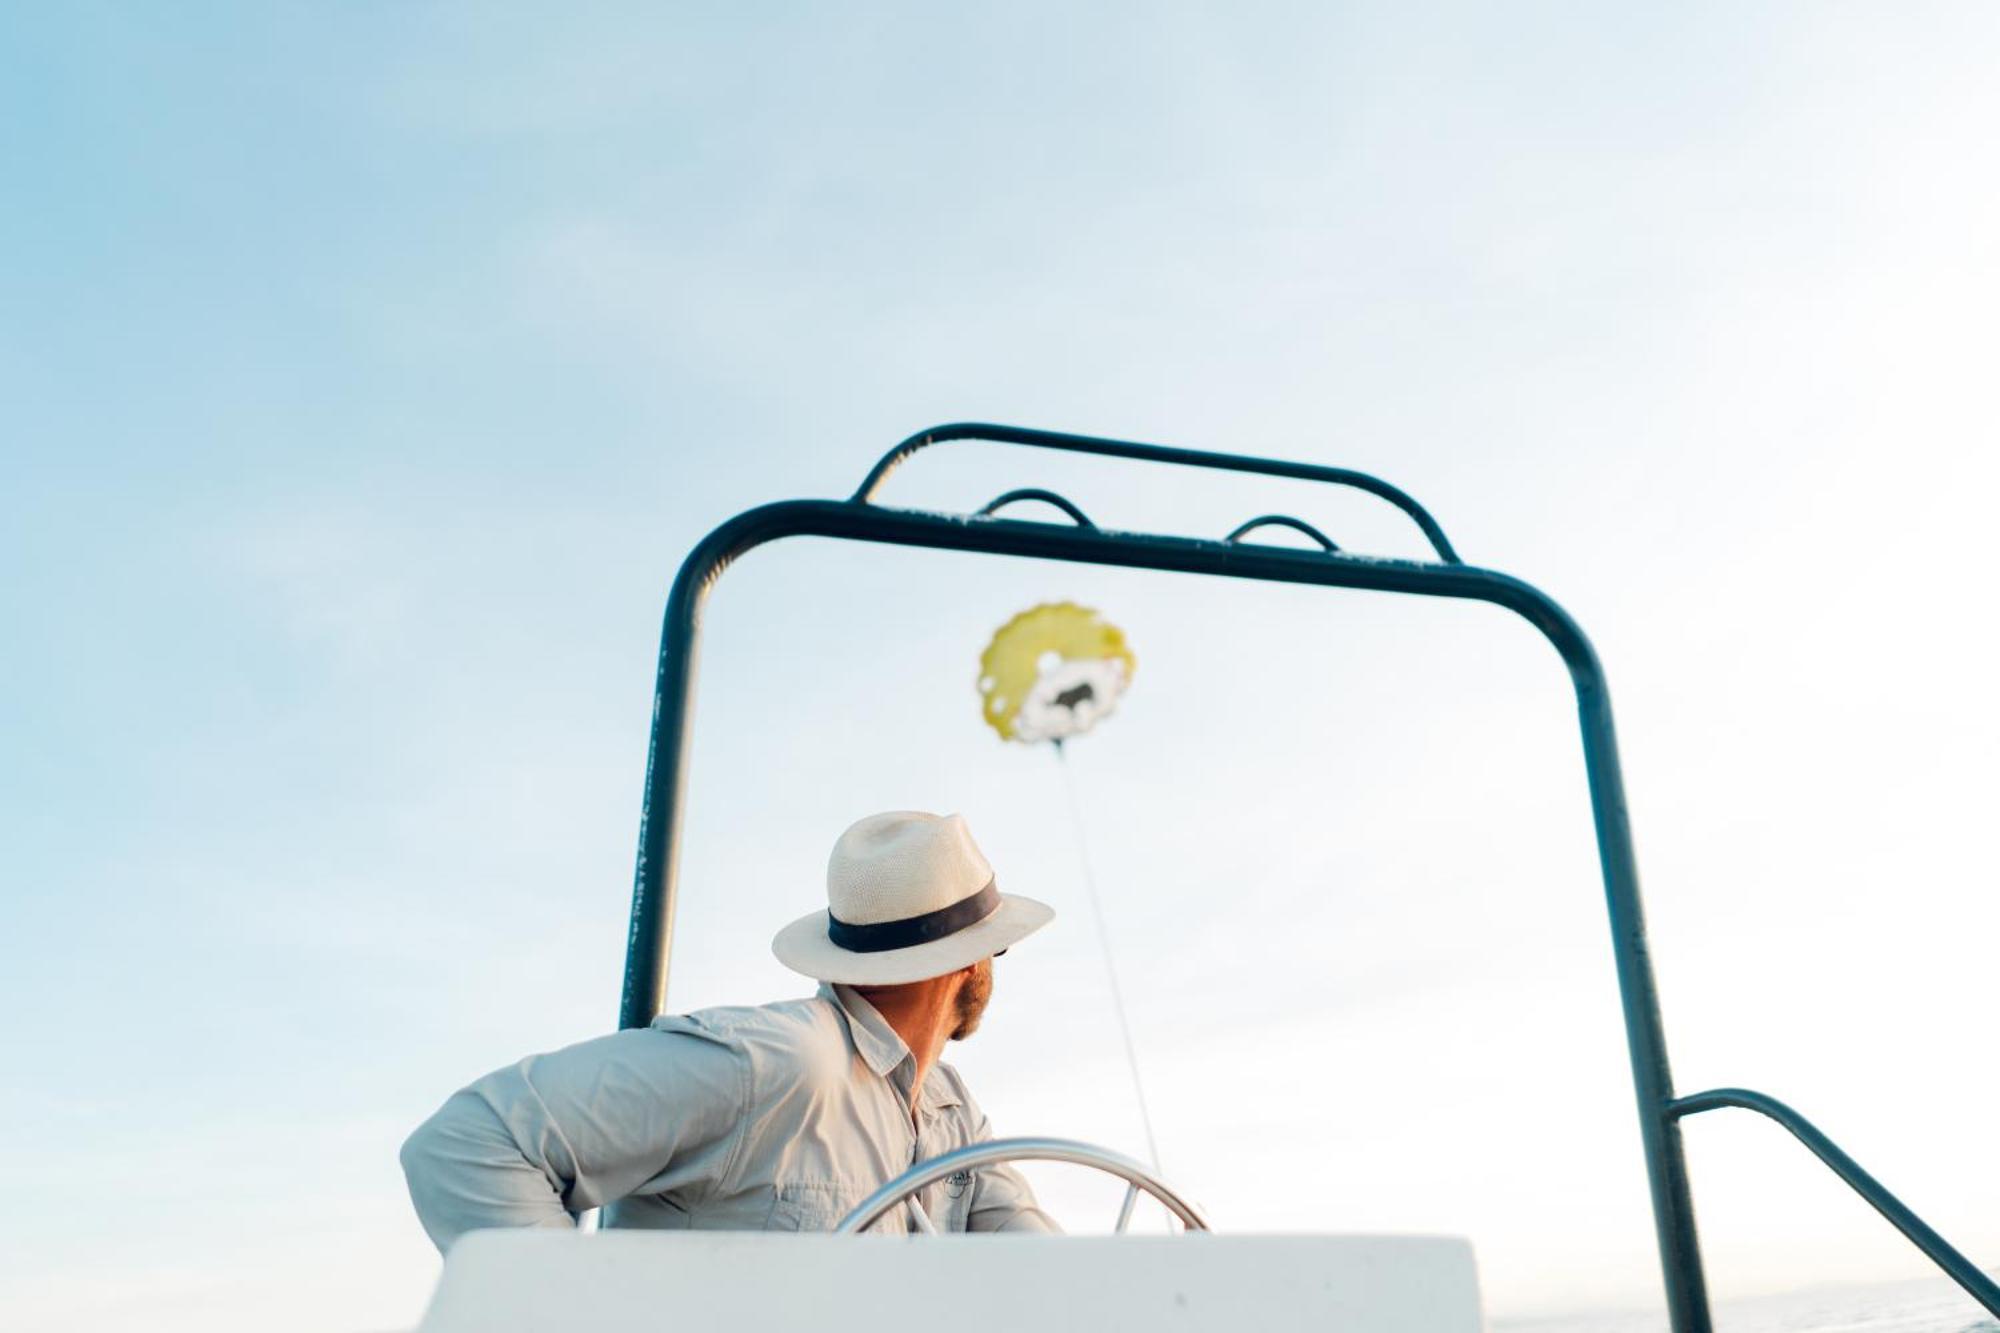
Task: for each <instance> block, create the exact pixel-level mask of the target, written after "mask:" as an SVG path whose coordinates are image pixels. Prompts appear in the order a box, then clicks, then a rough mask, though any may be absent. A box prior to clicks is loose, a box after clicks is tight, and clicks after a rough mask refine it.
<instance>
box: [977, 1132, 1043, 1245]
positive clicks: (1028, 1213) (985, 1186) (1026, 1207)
mask: <svg viewBox="0 0 2000 1333" xmlns="http://www.w3.org/2000/svg"><path fill="white" fill-rule="evenodd" d="M982 1137H991V1136H990V1135H983V1136H982ZM965 1229H966V1230H967V1231H1048V1232H1060V1231H1061V1230H1062V1228H1061V1227H1059V1226H1057V1225H1056V1220H1055V1219H1054V1218H1053V1217H1050V1216H1049V1215H1048V1214H1047V1213H1045V1212H1043V1211H1042V1208H1041V1205H1040V1204H1038V1203H1036V1202H1035V1192H1034V1191H1033V1190H1032V1189H1030V1188H1028V1182H1027V1181H1026V1180H1025V1179H1023V1178H1022V1176H1021V1173H1020V1172H1019V1171H1016V1170H1015V1169H1014V1168H1013V1167H1011V1166H982V1167H980V1168H979V1170H977V1171H975V1172H973V1173H972V1210H971V1211H970V1212H969V1213H967V1214H966V1219H965Z"/></svg>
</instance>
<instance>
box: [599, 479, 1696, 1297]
mask: <svg viewBox="0 0 2000 1333" xmlns="http://www.w3.org/2000/svg"><path fill="white" fill-rule="evenodd" d="M1142 456H1143V455H1142ZM1223 457H1226V455H1223ZM892 462H893V456H892V458H891V459H887V460H884V463H885V464H889V463H892ZM883 470H885V468H883V467H878V469H877V471H878V472H881V471H883ZM1250 470H1253V471H1254V470H1257V469H1256V468H1255V467H1254V466H1253V467H1252V468H1251V469H1250ZM867 489H869V488H868V487H864V488H863V490H864V492H865V491H866V490H867ZM786 537H831V538H837V539H841V540H846V541H864V542H880V543H884V544H887V545H892V546H914V547H921V548H929V549H933V550H949V551H978V552H984V553H987V554H991V555H1010V556H1024V557H1029V558H1032V559H1041V560H1066V561H1071V562H1075V563H1079V564H1093V565H1114V566H1120V567H1124V568H1129V569H1153V570H1159V571H1162V572H1166V573H1181V574H1209V575H1217V576H1221V577H1225V578H1240V579H1253V580H1264V581H1270V582H1276V583H1296V584H1305V585H1315V586H1320V587H1340V588H1365V589H1372V590H1376V591H1381V592H1402V593H1415V594H1418V595H1420V596H1426V597H1448V598H1461V599H1466V600H1471V601H1481V602H1491V603H1493V604H1494V605H1496V606H1501V607H1505V608H1507V609H1508V610H1510V611H1513V612H1515V613H1516V614H1518V615H1520V616H1521V617H1523V618H1524V619H1526V620H1527V621H1528V622H1529V623H1530V624H1532V625H1533V626H1534V627H1535V628H1536V629H1538V630H1540V631H1541V632H1542V634H1543V635H1544V636H1546V637H1547V638H1548V640H1549V642H1550V643H1551V644H1553V645H1554V646H1555V649H1556V651H1557V652H1558V653H1560V654H1561V656H1562V660H1563V663H1564V665H1565V666H1566V667H1568V669H1569V674H1570V680H1571V683H1572V685H1573V686H1574V689H1575V693H1576V704H1577V720H1578V723H1579V725H1580V727H1581V730H1582V740H1583V761H1584V778H1585V783H1586V785H1587V787H1588V790H1589V792H1590V806H1591V817H1592V820H1593V822H1594V824H1595V827H1596V833H1597V851H1598V863H1599V867H1600V869H1601V871H1602V874H1603V880H1604V900H1605V906H1606V909H1607V911H1608V913H1609V916H1610V922H1611V942H1612V954H1613V958H1614V960H1615V962H1616V966H1617V976H1618V993H1619V999H1620V1003H1621V1005H1622V1006H1623V1010H1624V1018H1625V1040H1626V1047H1627V1050H1628V1052H1629V1055H1630V1059H1631V1068H1632V1085H1633V1092H1634V1094H1635V1096H1636V1098H1637V1101H1638V1110H1639V1131H1640V1142H1641V1144H1642V1146H1643V1149H1644V1151H1645V1155H1646V1173H1647V1179H1648V1182H1649V1184H1650V1187H1651V1190H1652V1203H1653V1224H1654V1229H1655V1232H1656V1235H1657V1238H1658V1242H1659V1248H1660V1262H1661V1269H1662V1272H1663V1276H1664V1279H1665V1287H1666V1296H1667V1307H1668V1310H1669V1312H1670V1315H1671V1317H1672V1320H1673V1327H1674V1331H1675V1333H1710V1330H1711V1329H1712V1327H1713V1325H1712V1323H1711V1321H1710V1316H1709V1309H1708V1294H1707V1286H1706V1283H1705V1281H1704V1279H1703V1277H1702V1270H1701V1250H1700V1246H1699V1244H1698V1241H1697V1238H1696V1235H1695V1229H1694V1208H1693V1205H1692V1203H1691V1202H1690V1200H1689V1198H1688V1182H1687V1165H1686V1158H1685V1155H1684V1154H1683V1151H1682V1148H1681V1137H1680V1125H1679V1123H1678V1121H1677V1119H1676V1118H1675V1117H1674V1116H1673V1115H1670V1114H1668V1112H1667V1109H1666V1108H1667V1104H1668V1103H1669V1102H1670V1101H1671V1100H1672V1099H1673V1078H1672V1074H1671V1072H1670V1070H1669V1069H1668V1064H1667V1044H1666V1034H1665V1031H1664V1028H1663V1025H1662V1023H1661V1020H1660V1004H1659V994H1658V990H1657V988H1656V986H1655V984H1654V978H1653V966H1652V959H1651V956H1650V954H1649V952H1648V949H1647V944H1646V923H1645V912H1644V910H1643V908H1642V907H1641V905H1640V901H1639V868H1638V864H1637V861H1636V858H1635V857H1634V854H1633V850H1632V828H1631V822H1630V819H1629V816H1628V814H1627V812H1626V808H1625V782H1624V777H1623V775H1622V773H1621V772H1620V769H1619V764H1618V739H1617V732H1616V729H1615V728H1614V726H1613V725H1612V716H1611V696H1610V693H1609V690H1608V688H1607V686H1606V684H1605V680H1604V669H1603V667H1602V666H1601V665H1600V664H1599V662H1598V660H1597V652H1596V650H1595V649H1594V648H1592V647H1591V645H1590V640H1589V639H1588V638H1587V637H1586V636H1585V635H1584V632H1583V630H1582V628H1581V627H1579V626H1578V625H1577V623H1576V622H1575V621H1574V620H1572V619H1571V618H1570V616H1569V613H1568V612H1566V611H1564V610H1563V609H1562V607H1560V606H1558V605H1557V604H1556V603H1555V602H1554V601H1553V600H1552V599H1550V598H1549V597H1548V595H1547V594H1545V593H1543V592H1541V591H1540V590H1539V589H1537V588H1535V587H1533V586H1531V585H1530V584H1527V583H1524V582H1522V581H1521V580H1519V579H1516V578H1510V577H1509V576H1507V575H1505V574H1499V573H1495V572H1494V571H1492V570H1485V569H1475V568H1473V567H1471V566H1468V565H1464V564H1461V563H1458V562H1457V561H1456V560H1455V559H1454V561H1453V562H1452V563H1449V564H1438V563H1433V562H1429V561H1417V560H1381V559H1370V558H1359V557H1355V556H1352V555H1347V554H1344V553H1343V554H1338V555H1330V554H1328V553H1326V552H1324V551H1303V550H1298V549H1295V548H1290V547H1282V546H1266V545H1261V544H1258V543H1254V542H1252V543H1243V542H1223V541H1214V540H1203V539H1197V538H1191V537H1158V536H1149V535H1145V534H1139V533H1121V532H1110V531H1103V530H1099V529H1093V528H1071V527H1064V526H1063V525H1061V524H1057V523H1021V522H1016V521H1014V520H1011V519H1004V518H991V519H983V520H980V521H978V522H969V521H967V520H966V519H965V518H964V517H961V516H950V515H939V514H925V513H918V512H914V511H911V510H905V509H888V508H882V507H879V506H876V505H871V504H863V503H857V502H856V501H854V500H845V501H843V500H787V501H782V502H780V503H777V504H768V505H763V506H760V507H758V508H756V509H751V510H746V511H745V512H743V513H741V514H738V515H737V516H736V517H735V518H732V519H730V520H729V521H728V522H726V523H724V524H722V525H721V526H720V527H718V528H716V529H715V530H714V531H713V532H711V533H709V535H708V536H707V537H706V538H704V539H703V540H702V541H701V542H700V544H698V545H697V546H696V547H695V548H694V550H693V551H692V552H690V553H689V555H688V558H687V559H686V561H684V562H683V563H682V565H681V568H680V573H679V574H678V575H677V576H676V577H675V579H674V586H673V592H672V593H671V594H670V595H669V596H668V599H667V609H666V617H665V622H664V624H663V625H662V627H661V634H660V658H659V667H658V672H657V674H656V676H655V693H654V696H653V731H652V737H651V741H650V744H649V748H648V752H647V757H646V795H645V804H644V806H643V807H642V808H641V812H640V816H639V857H638V863H637V865H636V866H635V867H634V870H633V877H632V916H631V927H630V931H629V933H628V935H627V938H626V953H625V987H624V993H623V997H622V1000H621V1003H620V1008H619V1026H620V1027H628V1028H631V1027H645V1026H646V1025H647V1024H649V1023H651V1022H652V1021H653V1018H654V1016H655V1015H656V1014H658V1013H659V1012H661V1009H662V1007H663V1005H664V1003H665V999H666V987H667V969H668V963H669V961H670V956H671V953H672V949H673V929H674V907H675V901H676V898H677V897H678V894H679V878H680V874H679V860H680V851H681V826H682V822H683V819H684V817H685V808H686V800H687V771H688V753H689V745H690V738H691V736H692V734H693V733H692V728H691V727H690V725H689V722H690V716H691V712H692V708H693V702H694V688H695V675H696V666H697V660H696V659H697V648H698V645H699V639H700V629H701V624H700V622H701V611H702V605H703V603H704V601H705V600H706V599H707V596H708V591H709V589H710V588H711V587H713V586H714V584H715V581H716V579H717V578H719V577H720V576H721V574H722V572H723V571H724V570H725V569H726V568H728V566H729V565H730V563H731V562H732V561H734V560H736V559H737V558H738V557H740V556H742V555H743V554H744V553H745V552H748V551H750V550H753V549H755V548H756V547H758V546H762V545H764V544H765V543H766V542H772V541H776V540H779V539H780V538H786Z"/></svg>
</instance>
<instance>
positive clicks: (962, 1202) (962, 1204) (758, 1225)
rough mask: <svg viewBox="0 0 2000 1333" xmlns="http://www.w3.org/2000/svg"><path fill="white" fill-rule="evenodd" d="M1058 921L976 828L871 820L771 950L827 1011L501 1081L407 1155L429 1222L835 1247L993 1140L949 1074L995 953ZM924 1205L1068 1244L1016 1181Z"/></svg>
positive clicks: (621, 1050)
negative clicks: (602, 1221)
mask: <svg viewBox="0 0 2000 1333" xmlns="http://www.w3.org/2000/svg"><path fill="white" fill-rule="evenodd" d="M1054 915H1055V912H1054V910H1053V909H1051V908H1049V907H1048V906H1046V905H1044V904H1042V903H1039V902H1036V901H1034V900H1033V899H1031V898H1022V897H1017V896H1015V895H1013V894H1002V893H1001V892H1000V891H999V888H998V887H997V885H996V883H995V881H994V878H993V869H992V867H991V866H989V865H988V864H987V862H986V858H985V857H984V856H983V855H981V854H980V851H979V848H978V847H977V846H976V845H974V843H973V841H972V833H971V831H970V830H969V829H968V828H967V827H966V824H965V821H964V820H963V819H961V818H960V817H959V816H957V815H946V816H938V815H928V814H920V813H915V812H911V811H894V812H891V813H888V814H880V815H871V816H869V817H868V818H866V819H863V820H861V821H860V822H858V823H856V824H855V825H853V827H851V828H849V829H848V830H847V831H846V832H845V833H843V834H842V835H841V836H840V840H839V841H838V842H837V843H835V844H834V848H833V855H832V857H831V858H830V860H829V861H828V864H827V910H826V911H824V912H814V913H812V914H810V915H808V916H805V917H802V918H801V919H799V920H797V921H794V922H793V923H792V924H791V925H789V926H787V927H785V928H784V929H783V930H781V931H779V932H778V934H777V937H776V938H775V939H773V940H772V942H771V949H772V952H773V953H775V954H776V955H777V957H778V961H779V962H781V963H783V964H784V965H785V966H787V967H789V968H791V969H793V970H794V971H796V972H802V973H804V974H805V975H806V976H808V977H812V978H814V979H815V980H817V981H819V982H821V983H822V984H821V986H820V989H819V994H818V995H817V996H815V997H814V998H812V999H809V1000H790V1001H784V1002H781V1003H777V1004H767V1005H763V1006H761V1007H757V1008H728V1009H707V1010H703V1011H701V1012H699V1013H694V1014H687V1015H684V1016H672V1015H669V1016H662V1017H660V1018H657V1019H655V1020H654V1021H653V1024H652V1026H651V1027H648V1028H643V1029H637V1030H632V1031H626V1032H619V1033H616V1034H614V1035H612V1036H609V1037H600V1038H598V1039H596V1040H595V1041H587V1042H583V1043H581V1044H580V1045H576V1046H571V1047H568V1048H567V1049H564V1050H560V1051H556V1052H554V1053H553V1054H549V1055H537V1056H530V1057H528V1058H527V1059H525V1060H523V1061H521V1062H520V1063H519V1064H517V1065H513V1066H511V1067H509V1068H506V1069H502V1070H498V1071H496V1072H494V1073H491V1074H488V1075H487V1076H486V1077H485V1078H482V1079H480V1080H479V1081H478V1082H476V1083H474V1084H472V1085H471V1086H470V1087H468V1088H466V1089H464V1090H463V1091H461V1092H458V1093H455V1094H454V1095H453V1096H452V1097H451V1099H450V1100H449V1101H447V1102H445V1104H444V1106H443V1107H442V1108H440V1109H439V1110H438V1112H437V1114H435V1115H433V1116H432V1117H431V1118H430V1119H429V1120H427V1121H425V1122H424V1123H423V1124H422V1125H421V1126H419V1127H418V1129H417V1131H416V1133H414V1134H412V1135H411V1136H410V1138H409V1141H408V1142H407V1143H405V1144H404V1145H403V1154H402V1160H403V1171H404V1173H405V1175H406V1176H407V1177H408V1179H409V1184H410V1198H411V1200H412V1202H414V1203H415V1204H416V1209H417V1216H418V1218H419V1219H421V1220H422V1222H423V1224H424V1229H425V1230H426V1231H427V1232H429V1233H430V1237H431V1239H432V1241H434V1242H435V1243H436V1244H437V1246H438V1248H439V1249H440V1250H444V1249H447V1248H449V1247H450V1245H451V1243H452V1242H453V1241H454V1240H456V1239H457V1238H458V1237H459V1236H461V1235H463V1234H464V1233H465V1232H467V1231H473V1230H477V1229H479V1228H482V1227H518V1226H555V1227H567V1226H572V1225H574V1216H575V1214H577V1213H580V1212H582V1211H583V1210H584V1209H587V1208H595V1207H598V1206H600V1205H606V1204H613V1203H615V1204H616V1205H617V1207H616V1208H615V1209H613V1210H611V1211H612V1213H614V1214H615V1217H614V1220H613V1225H617V1226H628V1227H658V1228H691V1229H695V1230H751V1231H755V1230H769V1231H827V1230H831V1229H832V1228H833V1226H834V1225H835V1224H836V1223H837V1222H838V1221H839V1220H840V1218H841V1217H842V1216H843V1215H844V1214H845V1213H846V1212H847V1211H848V1210H849V1209H850V1208H852V1207H853V1206H854V1205H855V1204H857V1203H859V1202H860V1201H861V1200H862V1199H863V1198H865V1197H866V1196H867V1195H869V1194H870V1193H872V1192H874V1190H875V1189H876V1188H877V1187H879V1186H880V1185H882V1184H883V1183H884V1182H886V1181H888V1180H890V1179H891V1178H893V1177H895V1176H897V1175H899V1174H901V1173H902V1172H903V1171H904V1170H906V1169H907V1168H908V1167H909V1166H911V1165H912V1164H913V1163H916V1162H920V1161H925V1160H928V1159H930V1158H932V1157H935V1156H937V1155H938V1154H940V1153H943V1152H948V1151H950V1150H951V1149H953V1148H959V1147H963V1146H964V1145H965V1144H968V1143H971V1142H974V1141H975V1140H979V1139H985V1138H990V1137H991V1136H992V1135H991V1131H990V1130H989V1129H988V1127H987V1123H986V1117H985V1116H984V1115H983V1114H981V1112H980V1110H979V1108H978V1106H977V1105H976V1104H975V1103H974V1102H973V1100H972V1096H971V1094H970V1093H968V1092H967V1091H966V1089H965V1084H964V1083H963V1082H962V1081H961V1080H960V1079H959V1076H958V1073H957V1071H956V1070H954V1069H953V1068H952V1067H951V1066H950V1065H947V1064H942V1063H940V1062H939V1060H938V1056H939V1054H940V1053H941V1051H942V1050H943V1048H944V1044H945V1042H946V1041H947V1040H962V1039H963V1038H965V1037H968V1036H970V1035H972V1032H973V1030H974V1029H975V1028H977V1027H978V1026H979V1017H980V1014H981V1013H982V1012H983V1011H984V1009H985V1008H986V1003H987V1000H988V998H989V997H990V996H991V994H992V987H993V962H992V959H993V956H994V955H995V954H999V953H1002V952H1004V951H1005V950H1006V949H1007V948H1008V947H1009V946H1010V945H1013V944H1016V943H1018V942H1019V941H1021V940H1022V939H1025V938H1026V937H1027V936H1028V935H1030V934H1032V933H1034V932H1035V931H1037V930H1039V929H1041V927H1043V926H1044V925H1046V924H1048V922H1049V920H1050V919H1051V918H1053V917H1054ZM910 1206H912V1207H922V1208H923V1210H924V1211H925V1213H926V1214H927V1215H928V1216H929V1218H930V1220H931V1222H932V1224H933V1225H934V1226H935V1227H936V1228H937V1229H938V1230H939V1231H1005V1230H1027V1231H1054V1230H1056V1229H1057V1228H1056V1226H1055V1224H1054V1223H1053V1222H1052V1221H1050V1219H1049V1218H1048V1216H1047V1215H1046V1214H1044V1213H1043V1212H1042V1211H1041V1209H1040V1208H1038V1207H1037V1206H1036V1204H1035V1198H1034V1194H1033V1193H1032V1192H1031V1191H1030V1190H1029V1188H1028V1186H1027V1183H1026V1182H1025V1181H1024V1180H1022V1179H1021V1177H1020V1176H1019V1175H1018V1174H1017V1173H1016V1172H1014V1171H1013V1170H1012V1169H1010V1168H1008V1167H1004V1166H1003V1167H987V1168H982V1169H981V1170H979V1171H977V1172H974V1173H971V1174H969V1175H964V1174H962V1175H960V1176H955V1177H952V1178H951V1179H949V1180H945V1181H940V1182H938V1183H937V1184H935V1185H933V1186H930V1187H929V1188H927V1189H925V1190H924V1191H923V1192H922V1194H921V1195H920V1196H919V1197H918V1198H917V1199H916V1200H915V1201H913V1203H912V1204H911V1205H910ZM874 1229H876V1230H887V1231H907V1230H910V1229H912V1222H911V1219H910V1217H909V1215H908V1212H907V1210H906V1209H897V1210H893V1211H891V1212H890V1213H889V1214H888V1215H887V1216H886V1217H885V1218H884V1219H883V1220H882V1221H881V1222H880V1223H878V1224H877V1226H876V1227H875V1228H874Z"/></svg>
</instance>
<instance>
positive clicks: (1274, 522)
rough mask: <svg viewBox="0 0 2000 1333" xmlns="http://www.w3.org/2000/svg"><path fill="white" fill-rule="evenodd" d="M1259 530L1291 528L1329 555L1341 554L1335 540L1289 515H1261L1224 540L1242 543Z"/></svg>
mask: <svg viewBox="0 0 2000 1333" xmlns="http://www.w3.org/2000/svg"><path fill="white" fill-rule="evenodd" d="M1257 528H1290V529H1292V531H1294V532H1303V533H1304V534H1305V535H1306V536H1308V537H1310V538H1312V539H1313V540H1314V541H1316V542H1318V543H1319V546H1320V549H1321V550H1322V551H1325V552H1326V553H1327V554H1329V555H1339V554H1340V548H1339V547H1338V546H1335V545H1334V544H1333V538H1331V537H1329V536H1327V535H1326V534H1325V533H1324V532H1321V531H1320V530H1319V529H1318V528H1316V527H1314V526H1313V525H1312V524H1310V523H1308V522H1306V521H1305V520H1304V519H1298V518H1293V517H1292V516H1291V515H1289V514H1260V515H1258V516H1257V517H1256V518H1253V519H1251V520H1250V521H1249V522H1248V523H1241V524H1238V525H1237V527H1236V530H1235V531H1234V532H1232V533H1230V534H1229V535H1228V536H1227V537H1224V538H1223V539H1222V540H1224V541H1226V542H1233V541H1240V540H1242V537H1243V534H1244V533H1246V532H1250V531H1252V530H1254V529H1257Z"/></svg>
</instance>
